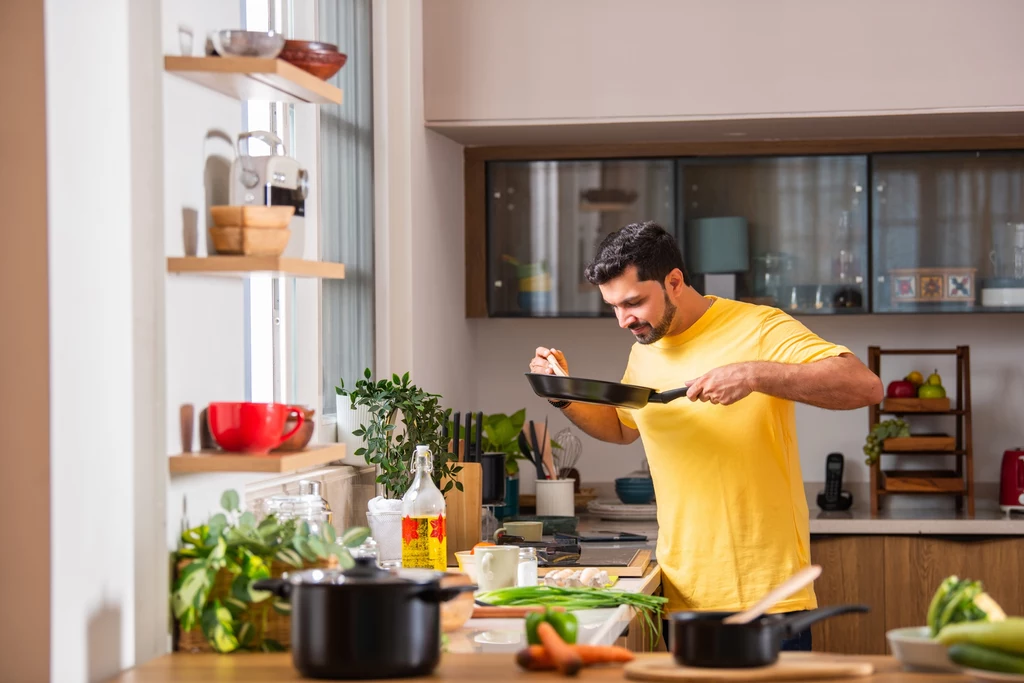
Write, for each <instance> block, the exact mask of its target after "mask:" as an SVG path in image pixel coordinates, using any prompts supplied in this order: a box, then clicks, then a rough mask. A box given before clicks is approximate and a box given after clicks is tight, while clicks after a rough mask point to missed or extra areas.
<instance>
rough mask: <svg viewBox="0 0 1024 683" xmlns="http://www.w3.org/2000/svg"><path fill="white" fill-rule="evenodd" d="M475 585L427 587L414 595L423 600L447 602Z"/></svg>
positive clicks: (473, 589)
mask: <svg viewBox="0 0 1024 683" xmlns="http://www.w3.org/2000/svg"><path fill="white" fill-rule="evenodd" d="M476 588H477V587H476V586H475V585H472V584H471V585H469V586H450V587H448V588H428V589H427V590H425V591H420V592H419V593H417V594H416V597H417V598H419V599H420V600H423V601H424V602H438V603H440V602H448V601H449V600H451V599H452V598H457V597H459V596H460V595H462V594H463V593H470V592H472V591H475V590H476Z"/></svg>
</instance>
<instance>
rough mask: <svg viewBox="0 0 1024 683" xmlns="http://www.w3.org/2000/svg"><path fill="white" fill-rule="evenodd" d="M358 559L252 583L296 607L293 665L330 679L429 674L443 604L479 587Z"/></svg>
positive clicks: (436, 658)
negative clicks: (451, 583) (342, 565)
mask: <svg viewBox="0 0 1024 683" xmlns="http://www.w3.org/2000/svg"><path fill="white" fill-rule="evenodd" d="M355 562H356V564H355V566H354V567H352V568H351V569H348V570H344V571H342V570H338V569H308V570H304V571H299V572H290V573H288V574H285V575H284V576H283V577H282V578H280V579H265V580H262V581H257V582H256V583H255V584H254V585H253V588H255V589H256V590H265V591H271V592H273V593H274V594H276V595H278V596H280V597H282V598H284V599H286V600H289V601H290V602H291V606H292V613H291V647H292V663H293V664H294V666H295V668H296V669H298V671H299V673H301V674H302V675H303V676H305V677H307V678H324V679H332V680H350V679H371V678H409V677H414V676H427V675H429V674H430V673H431V672H433V670H434V669H435V668H436V667H437V664H438V662H440V660H441V607H440V605H441V603H442V602H445V601H447V600H451V599H452V598H454V597H456V596H458V595H459V594H460V593H465V592H468V591H473V590H475V589H476V586H474V585H463V586H452V587H450V588H441V579H442V578H443V577H444V573H443V572H435V571H429V570H420V569H393V570H385V569H380V568H379V567H377V564H376V562H375V560H374V559H373V558H370V557H365V558H364V557H360V558H356V560H355Z"/></svg>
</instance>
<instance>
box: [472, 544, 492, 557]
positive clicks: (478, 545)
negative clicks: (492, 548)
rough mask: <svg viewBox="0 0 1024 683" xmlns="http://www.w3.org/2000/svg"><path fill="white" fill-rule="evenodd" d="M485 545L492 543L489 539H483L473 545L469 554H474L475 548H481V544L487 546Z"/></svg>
mask: <svg viewBox="0 0 1024 683" xmlns="http://www.w3.org/2000/svg"><path fill="white" fill-rule="evenodd" d="M487 545H494V544H493V543H491V542H490V541H483V542H482V543H477V544H476V545H475V546H473V549H472V550H470V551H469V554H470V555H476V549H477V548H482V547H483V546H487Z"/></svg>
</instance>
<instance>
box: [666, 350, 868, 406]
mask: <svg viewBox="0 0 1024 683" xmlns="http://www.w3.org/2000/svg"><path fill="white" fill-rule="evenodd" d="M752 391H758V392H760V393H762V394H768V395H770V396H775V397H777V398H781V399H785V400H788V401H797V402H799V403H806V404H808V405H812V406H817V407H818V408H826V409H828V410H854V409H856V408H863V407H865V406H870V405H875V404H877V403H880V402H881V401H882V398H883V397H884V391H883V388H882V381H881V380H880V379H879V378H878V376H877V375H876V374H875V373H873V372H871V370H869V369H868V368H867V366H865V365H864V364H863V363H861V362H860V360H859V359H858V358H857V357H856V356H854V355H853V354H847V353H844V354H841V355H839V356H836V357H834V358H823V359H822V360H818V361H813V362H811V363H775V362H771V361H750V362H746V363H733V364H731V365H724V366H722V367H720V368H715V369H714V370H711V371H710V372H707V373H705V374H704V375H702V376H700V377H698V378H697V379H695V380H693V381H692V382H689V383H688V384H687V392H686V397H687V398H689V399H690V400H691V401H697V400H701V401H710V402H711V403H720V404H722V405H728V404H730V403H735V402H736V401H738V400H740V399H741V398H744V397H745V396H747V395H749V394H750V393H751V392H752Z"/></svg>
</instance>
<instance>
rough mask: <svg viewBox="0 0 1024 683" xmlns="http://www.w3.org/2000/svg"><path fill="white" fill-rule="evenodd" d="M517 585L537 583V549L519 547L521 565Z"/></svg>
mask: <svg viewBox="0 0 1024 683" xmlns="http://www.w3.org/2000/svg"><path fill="white" fill-rule="evenodd" d="M516 585H517V586H536V585H537V551H536V550H534V549H533V548H530V547H526V548H520V549H519V567H518V570H517V575H516Z"/></svg>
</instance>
